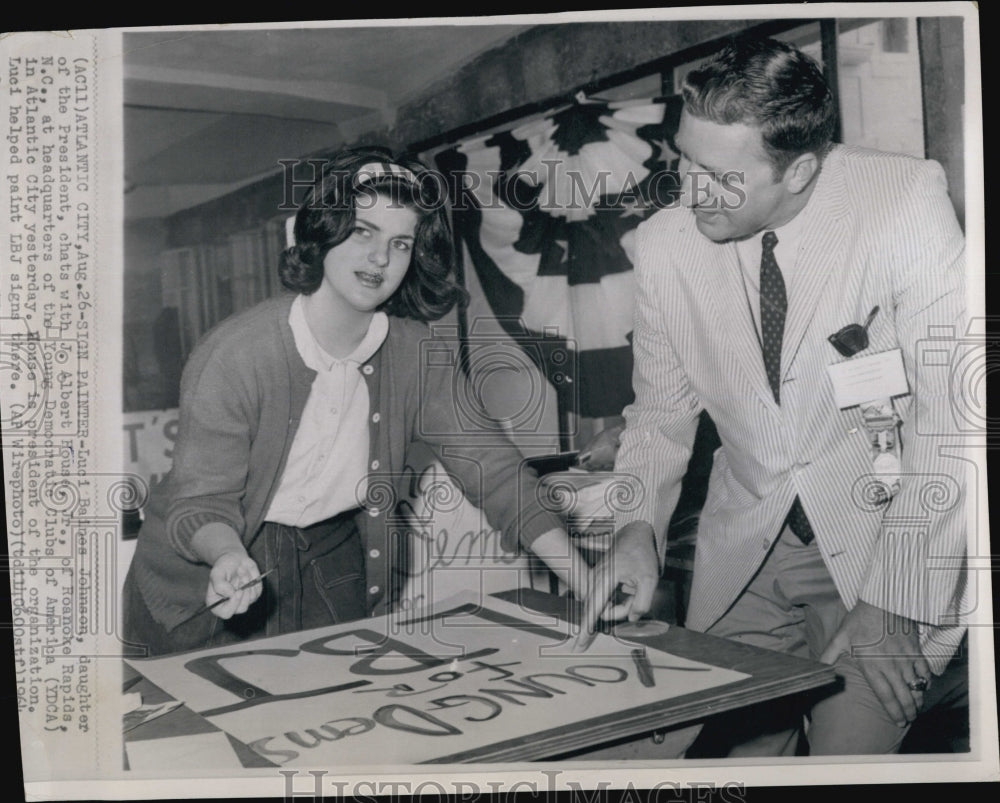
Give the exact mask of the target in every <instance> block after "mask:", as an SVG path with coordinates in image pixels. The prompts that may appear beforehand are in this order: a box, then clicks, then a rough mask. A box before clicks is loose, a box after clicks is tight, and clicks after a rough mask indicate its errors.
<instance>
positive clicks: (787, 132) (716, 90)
mask: <svg viewBox="0 0 1000 803" xmlns="http://www.w3.org/2000/svg"><path fill="white" fill-rule="evenodd" d="M681 91H682V93H683V95H684V108H685V110H686V111H687V112H688V113H689V114H693V115H694V116H695V117H699V118H701V119H704V120H709V121H711V122H713V123H718V124H720V125H732V124H734V123H743V124H744V125H749V126H753V127H754V128H759V129H760V131H761V136H762V138H763V141H764V150H765V152H766V154H767V156H768V157H769V158H770V159H771V162H772V164H773V165H774V169H775V176H776V178H777V177H780V176H781V175H783V174H784V172H785V169H786V168H787V167H788V166H789V165H790V164H791V163H792V162H793V161H795V159H796V158H797V157H798V156H800V155H801V154H803V153H810V152H812V153H816V154H818V155H819V156H820V157H822V156H823V154H824V153H825V151H826V149H827V148H828V147H829V144H830V142H831V140H832V139H833V133H834V131H835V129H836V121H837V109H836V106H835V104H834V101H833V93H832V92H831V91H830V87H829V85H828V84H827V83H826V80H825V79H824V78H823V73H822V72H821V71H820V68H819V66H818V65H817V64H816V62H815V61H813V60H812V59H811V58H810V57H809V56H807V55H806V54H805V53H803V52H802V51H800V50H798V49H796V48H794V47H792V46H791V45H787V44H785V43H784V42H779V41H777V40H775V39H760V38H752V37H747V36H742V37H739V38H737V39H733V40H731V41H730V42H729V43H727V44H726V45H725V46H724V47H723V48H722V49H721V50H720V51H719V52H718V53H716V54H715V55H714V56H713V57H712V58H711V59H710V60H709V61H708V62H707V63H705V64H703V65H702V66H700V67H698V68H697V69H695V70H692V71H691V72H690V73H688V75H687V77H686V78H685V79H684V86H683V87H682V89H681Z"/></svg>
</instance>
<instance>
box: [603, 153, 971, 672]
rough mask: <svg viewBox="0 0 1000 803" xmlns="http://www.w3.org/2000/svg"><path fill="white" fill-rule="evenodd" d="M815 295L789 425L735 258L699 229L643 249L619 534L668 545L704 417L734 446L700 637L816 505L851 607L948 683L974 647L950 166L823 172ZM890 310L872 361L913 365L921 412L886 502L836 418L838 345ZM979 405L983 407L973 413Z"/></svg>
mask: <svg viewBox="0 0 1000 803" xmlns="http://www.w3.org/2000/svg"><path fill="white" fill-rule="evenodd" d="M801 214H803V215H805V216H806V218H805V220H804V221H803V224H804V227H803V231H802V236H801V240H800V243H801V244H800V250H799V254H798V264H799V266H800V270H801V277H802V278H801V283H800V284H797V285H796V290H797V293H798V295H796V296H793V297H792V298H791V299H790V300H789V309H788V316H787V320H786V328H785V337H784V341H783V344H782V360H781V369H782V377H781V382H782V386H781V405H780V406H778V405H777V404H776V403H775V402H774V399H773V396H772V394H771V391H770V387H769V385H768V381H767V377H766V374H765V371H764V365H763V360H762V357H761V352H760V346H759V343H758V339H757V336H756V332H755V328H754V324H753V321H752V319H751V316H750V311H749V309H748V303H747V296H746V291H745V289H744V284H743V280H742V278H741V273H740V266H739V261H738V257H737V254H736V247H735V245H734V244H733V243H714V242H712V241H710V240H708V239H707V238H706V237H704V236H703V235H702V234H701V233H700V232H699V231H698V230H697V228H696V226H695V219H694V216H693V215H692V213H691V212H690V210H688V209H686V208H675V209H666V210H662V211H660V212H659V213H657V214H656V215H654V216H653V217H652V218H650V219H649V220H648V221H646V222H644V223H643V224H642V225H641V226H640V228H639V230H638V234H637V261H636V281H637V298H636V314H635V315H636V317H635V332H634V344H633V345H634V351H635V374H634V386H635V393H636V399H635V403H634V404H633V405H631V406H630V407H629V408H627V409H626V411H625V418H626V421H627V426H626V429H625V432H624V434H623V436H622V444H621V449H620V451H619V455H618V460H617V463H616V467H615V469H616V472H620V473H622V474H625V475H632V476H633V477H634V478H635V479H634V480H633V481H634V482H636V483H637V489H636V490H637V493H639V494H640V495H641V501H637V503H636V504H635V505H630V507H629V510H628V511H622V512H621V513H619V514H618V516H617V519H618V520H617V525H618V526H619V527H620V526H622V525H624V524H626V523H627V522H629V521H632V520H635V519H643V520H646V521H648V522H650V523H651V524H652V525H653V527H654V530H655V532H656V533H657V535H658V539H659V543H658V549H659V553H660V558H661V561H662V559H663V555H664V551H665V548H666V544H665V538H664V537H663V534H664V531H665V527H666V523H667V521H668V518H669V515H670V513H671V512H672V511H673V508H674V506H675V505H676V503H677V499H678V496H679V492H680V483H681V480H682V478H683V475H684V473H685V469H686V466H687V462H688V458H689V457H690V454H691V448H692V444H693V441H694V434H695V429H696V423H697V415H698V412H699V410H701V409H705V410H706V411H707V412H708V413H709V415H710V416H711V417H712V419H713V421H714V422H715V424H716V427H717V428H718V432H719V436H720V438H721V441H722V446H721V448H720V449H719V450H718V451H717V452H716V454H715V457H714V463H713V467H712V472H711V476H710V480H709V490H708V497H707V500H706V502H705V506H704V509H703V511H702V516H701V520H700V523H699V531H698V543H697V551H696V558H695V571H694V580H693V586H692V590H691V600H690V605H689V613H688V619H687V622H686V624H687V626H688V627H691V628H692V629H697V630H705V629H707V628H708V627H710V626H711V625H712V624H713V623H714V622H715V621H717V620H718V619H719V617H721V616H722V614H723V613H724V612H725V611H726V609H727V608H728V607H729V606H730V605H731V604H732V603H733V602H734V601H735V599H736V598H737V597H738V595H739V594H740V592H741V591H742V590H743V589H744V588H745V587H746V585H747V583H748V582H749V581H750V579H751V577H752V576H753V574H754V572H755V571H756V570H757V568H758V567H759V566H760V564H761V562H762V561H763V559H764V557H765V556H766V554H767V551H768V549H769V547H770V544H771V542H772V540H773V539H774V538H775V537H776V536H777V534H778V532H779V530H780V528H781V524H782V521H783V519H784V516H785V514H786V512H787V511H788V508H789V507H790V505H791V504H792V501H793V499H794V498H795V496H796V495H798V496H799V497H800V498H801V500H802V504H803V506H804V507H805V510H806V513H807V514H808V516H809V519H810V522H811V523H812V525H813V529H814V531H815V533H816V541H817V544H818V546H819V549H820V550H821V553H822V556H823V559H824V561H825V563H826V565H827V567H828V569H829V571H830V574H831V575H832V577H833V580H834V582H835V584H836V586H837V589H838V590H839V592H840V595H841V597H842V598H843V600H844V603H845V604H846V605H847V607H848V608H850V607H853V605H854V604H855V603H856V601H857V600H858V599H859V598H860V599H862V600H864V601H866V602H868V603H870V604H872V605H876V606H879V607H881V608H884V609H887V610H891V611H894V612H896V613H898V614H901V615H904V616H907V617H909V618H911V619H913V620H916V621H917V622H920V623H923V624H922V625H921V636H922V646H923V649H924V652H925V654H926V655H927V658H928V660H929V662H930V664H931V667H932V669H934V671H936V672H940V671H941V670H942V669H943V667H944V664H945V663H946V662H947V658H948V657H949V656H950V655H951V654H952V653H953V651H954V648H955V646H956V645H957V643H958V642H959V640H960V639H961V636H962V633H963V630H964V628H963V627H962V626H961V624H960V623H959V622H958V620H957V616H956V614H957V613H958V612H959V611H962V610H964V609H963V608H962V598H963V595H964V594H965V592H966V583H965V575H964V572H963V571H962V569H961V565H960V564H961V561H962V558H963V556H964V555H965V554H966V537H967V532H966V525H965V521H966V517H965V511H964V506H965V487H966V483H965V473H966V471H967V468H968V463H967V462H966V461H965V460H963V459H962V458H963V454H965V453H966V448H965V445H966V444H967V442H968V441H967V438H965V437H963V432H962V429H961V421H962V404H963V401H962V399H961V398H959V394H960V387H958V386H957V385H958V384H959V383H956V382H954V381H953V377H952V375H951V374H952V370H951V367H952V366H953V365H955V364H956V360H957V359H959V356H960V354H959V352H960V351H961V348H962V341H961V338H962V336H963V335H964V334H965V332H966V322H965V317H966V309H965V307H966V304H965V282H964V278H965V277H964V273H965V251H964V238H963V235H962V232H961V230H960V228H959V226H958V223H957V221H956V219H955V214H954V210H953V208H952V206H951V203H950V201H949V199H948V195H947V191H946V187H945V181H944V175H943V171H942V170H941V168H940V166H939V165H937V164H936V163H935V162H929V161H924V160H919V159H914V158H911V157H907V156H902V155H897V154H887V153H880V152H877V151H871V150H865V149H861V148H854V147H848V146H835V147H834V148H833V150H832V151H831V152H830V153H829V154H828V156H827V157H826V159H825V160H824V163H823V167H822V170H821V173H820V175H819V177H818V179H817V185H816V188H815V190H814V192H813V195H812V197H811V198H810V201H809V203H808V205H807V206H806V208H805V210H803V212H802V213H801ZM876 305H878V306H879V307H880V312H879V313H878V315H877V316H876V318H875V320H874V322H873V323H872V325H871V327H870V329H869V339H870V345H869V348H868V349H866V350H865V351H863V352H861V353H860V355H859V356H864V355H867V354H874V353H877V352H881V351H885V350H888V349H894V348H900V349H901V350H902V354H903V361H904V364H905V369H906V376H907V380H908V383H909V387H910V390H911V392H910V394H909V395H908V396H906V397H901V398H897V399H896V400H895V403H896V410H897V412H898V413H899V414H900V415H901V416H902V418H903V424H902V430H901V444H902V464H903V480H902V488H901V490H900V492H899V494H898V495H897V496H896V498H895V499H894V500H893V501H892V502H891V504H890V505H889V506H888V507H885V506H878V505H877V504H874V503H873V502H872V499H871V496H870V495H869V493H868V491H869V490H870V482H871V479H872V477H871V475H872V471H873V469H872V458H871V454H870V451H869V447H868V443H867V439H866V437H865V434H864V430H863V428H862V426H861V417H860V413H859V410H858V408H856V407H855V408H850V409H847V410H839V409H837V407H836V405H835V403H834V397H833V389H832V385H831V381H830V379H829V376H828V373H827V366H828V365H830V364H831V363H834V362H839V361H841V360H844V359H845V358H844V357H842V356H841V355H840V354H838V353H837V352H836V351H835V350H834V348H833V347H832V346H831V345H830V343H829V342H828V340H827V337H828V335H830V334H832V333H833V332H836V331H837V330H838V329H840V328H841V327H843V326H844V325H846V324H849V323H852V322H863V321H864V320H865V318H866V317H867V315H868V312H869V311H870V310H871V309H872V308H873V307H874V306H876ZM966 404H967V402H966Z"/></svg>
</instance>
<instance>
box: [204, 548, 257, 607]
mask: <svg viewBox="0 0 1000 803" xmlns="http://www.w3.org/2000/svg"><path fill="white" fill-rule="evenodd" d="M258 577H260V570H259V569H258V568H257V564H256V563H254V561H253V559H252V558H251V557H250V556H249V555H247V553H246V551H245V550H242V549H240V550H234V551H232V552H224V553H223V554H222V555H220V556H219V557H218V559H217V560H216V561H215V563H213V564H212V571H211V573H210V574H209V576H208V589H207V590H206V591H205V604H206V605H213V604H215V603H216V602H218V601H219V600H220V599H228V600H229V601H228V602H224V603H222V605H219V606H218V607H216V608H212V613H214V614H215V615H216V616H218V617H219V618H220V619H229V618H230V617H231V616H235V615H236V614H238V613H246V610H247V608H249V607H250V606H251V605H252V604H253V603H254V602H256V601H257V598H258V597H259V596H260V594H261V588H262V586H261V583H254V584H253V585H252V586H250V587H249V588H243V590H242V591H240V590H238V589H240V588H242V586H245V585H247V584H248V583H250V582H253V581H254V580H256V579H257V578H258Z"/></svg>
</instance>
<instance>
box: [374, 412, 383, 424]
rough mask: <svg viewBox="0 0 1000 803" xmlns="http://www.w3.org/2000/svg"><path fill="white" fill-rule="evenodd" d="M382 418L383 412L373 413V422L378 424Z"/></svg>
mask: <svg viewBox="0 0 1000 803" xmlns="http://www.w3.org/2000/svg"><path fill="white" fill-rule="evenodd" d="M381 420H382V414H381V413H372V422H373V423H375V424H377V423H378V422H379V421H381Z"/></svg>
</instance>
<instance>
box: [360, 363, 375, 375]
mask: <svg viewBox="0 0 1000 803" xmlns="http://www.w3.org/2000/svg"><path fill="white" fill-rule="evenodd" d="M361 373H363V374H364V375H365V376H371V375H372V374H374V373H375V368H374V366H371V365H366V366H364V367H363V368H362V369H361Z"/></svg>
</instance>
